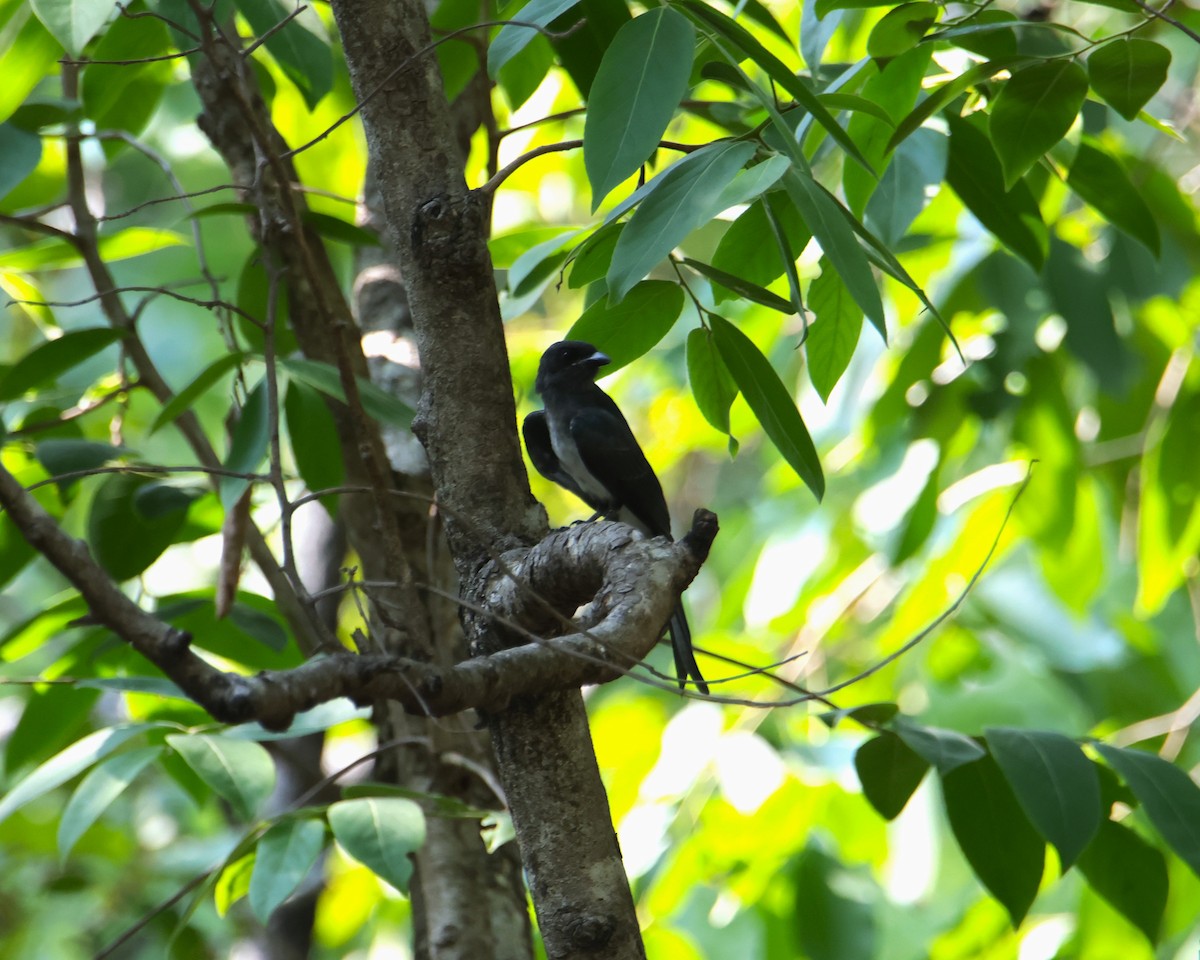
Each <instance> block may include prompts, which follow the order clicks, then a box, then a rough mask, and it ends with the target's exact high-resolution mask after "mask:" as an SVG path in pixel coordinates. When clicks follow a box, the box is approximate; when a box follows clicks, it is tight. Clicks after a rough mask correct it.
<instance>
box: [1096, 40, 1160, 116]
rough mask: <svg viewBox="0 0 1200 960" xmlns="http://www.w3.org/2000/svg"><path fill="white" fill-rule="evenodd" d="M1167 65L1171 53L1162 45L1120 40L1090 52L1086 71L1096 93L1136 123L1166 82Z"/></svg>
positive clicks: (1145, 41)
mask: <svg viewBox="0 0 1200 960" xmlns="http://www.w3.org/2000/svg"><path fill="white" fill-rule="evenodd" d="M1170 65H1171V51H1170V50H1168V49H1167V48H1166V47H1164V46H1163V45H1162V44H1159V43H1155V42H1154V41H1153V40H1143V39H1142V38H1141V37H1124V38H1122V39H1118V40H1112V41H1110V42H1108V43H1106V44H1104V46H1102V47H1099V48H1097V49H1096V50H1093V51H1092V53H1091V55H1090V56H1089V57H1088V60H1087V71H1088V79H1089V80H1091V83H1092V89H1093V90H1095V91H1096V94H1097V95H1098V96H1100V97H1102V98H1103V99H1104V101H1105V102H1106V103H1107V104H1108V105H1109V106H1111V107H1112V108H1113V109H1114V110H1116V111H1117V113H1119V114H1120V115H1121V116H1123V117H1124V118H1125V119H1126V120H1136V119H1137V115H1138V114H1139V113H1140V112H1141V109H1142V107H1144V106H1145V105H1146V104H1147V103H1149V102H1150V98H1151V97H1153V96H1154V95H1155V94H1156V93H1158V90H1159V88H1160V87H1161V86H1162V85H1163V83H1164V82H1165V81H1166V79H1167V68H1168V67H1169V66H1170Z"/></svg>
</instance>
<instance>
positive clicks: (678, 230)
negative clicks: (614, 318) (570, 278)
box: [607, 143, 755, 302]
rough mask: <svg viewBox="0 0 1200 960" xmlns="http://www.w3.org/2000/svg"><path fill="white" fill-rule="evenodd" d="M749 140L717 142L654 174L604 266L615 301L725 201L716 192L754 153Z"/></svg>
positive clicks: (611, 294) (719, 208)
mask: <svg viewBox="0 0 1200 960" xmlns="http://www.w3.org/2000/svg"><path fill="white" fill-rule="evenodd" d="M754 151H755V146H754V144H752V143H720V144H716V145H714V146H713V147H711V148H710V149H709V150H708V151H707V152H706V155H705V158H704V160H703V161H699V162H694V163H689V164H688V165H687V166H686V167H682V166H681V167H679V169H680V170H681V172H680V173H679V174H678V175H672V174H673V170H674V169H675V168H673V169H672V171H668V172H667V173H666V174H663V175H662V176H660V177H655V178H654V179H653V180H651V181H650V183H649V184H647V186H649V187H650V188H651V189H650V190H649V192H648V193H647V194H646V196H645V199H643V200H642V202H641V204H640V206H638V208H637V209H636V210H635V211H634V213H633V216H632V217H630V218H629V222H628V223H627V224H626V225H625V229H624V230H623V231H622V232H621V236H620V238H619V239H618V240H617V245H616V248H615V249H614V250H613V256H612V263H611V264H610V265H609V268H608V275H607V282H608V292H609V297H610V299H611V300H612V301H614V302H619V301H620V300H621V298H622V297H624V296H625V294H626V293H627V292H628V291H629V290H630V289H631V288H632V287H633V285H634V284H635V283H637V282H638V281H639V280H641V279H642V278H643V277H645V276H646V274H648V273H649V272H650V271H651V270H652V269H653V268H654V267H656V266H657V265H658V264H659V263H660V262H661V261H662V260H663V258H665V257H666V256H667V254H669V253H670V252H671V251H672V250H674V249H675V247H677V246H678V245H679V244H680V243H682V242H683V240H684V239H685V238H686V237H687V235H688V234H690V233H691V232H692V231H693V230H695V229H697V228H699V227H701V226H703V225H704V224H706V223H708V221H709V220H711V219H712V218H713V217H715V216H716V215H717V214H718V213H720V212H721V210H723V209H725V207H726V206H727V205H728V204H726V203H725V198H724V197H723V196H722V192H723V191H724V189H725V188H726V187H727V186H728V185H729V183H730V181H732V180H733V178H734V175H735V174H736V173H737V172H738V170H740V169H741V168H742V166H743V165H744V164H745V163H746V161H747V160H749V159H750V157H751V156H753V155H754Z"/></svg>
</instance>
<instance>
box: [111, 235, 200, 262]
mask: <svg viewBox="0 0 1200 960" xmlns="http://www.w3.org/2000/svg"><path fill="white" fill-rule="evenodd" d="M188 243H190V240H188V239H185V238H184V237H183V235H182V234H179V233H176V232H175V231H174V230H160V229H157V228H154V227H128V228H126V229H124V230H122V231H121V232H120V233H114V234H109V235H107V236H102V237H100V240H99V241H98V244H97V245H98V246H99V248H100V255H101V256H102V257H103V258H104V259H105V260H108V261H109V262H112V261H116V260H129V259H131V258H133V257H140V256H144V255H145V254H147V253H157V252H158V251H160V250H165V249H167V247H179V246H185V245H187V244H188Z"/></svg>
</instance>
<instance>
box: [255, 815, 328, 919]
mask: <svg viewBox="0 0 1200 960" xmlns="http://www.w3.org/2000/svg"><path fill="white" fill-rule="evenodd" d="M324 848H325V824H324V822H322V821H320V820H307V819H302V820H283V821H281V822H280V823H277V824H275V825H274V826H273V827H271V829H270V830H268V831H267V832H266V833H264V834H263V836H262V839H261V840H259V841H258V847H257V853H256V855H255V859H254V873H253V874H251V876H250V909H251V910H253V911H254V915H255V916H256V917H258V920H259V922H260V923H264V924H265V923H266V922H267V920H268V919H270V916H271V914H272V913H274V912H275V908H276V907H278V906H279V905H280V904H281V903H283V901H284V900H286V899H287V898H288V897H290V896H291V895H292V893H293V891H295V889H296V888H297V887H298V886H300V884H301V883H302V882H303V880H304V878H305V877H307V876H308V873H309V871H310V870H311V869H312V868H313V865H314V864H315V863H316V862H317V858H318V857H320V856H321V851H322V850H323V849H324Z"/></svg>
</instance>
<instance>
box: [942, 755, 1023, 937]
mask: <svg viewBox="0 0 1200 960" xmlns="http://www.w3.org/2000/svg"><path fill="white" fill-rule="evenodd" d="M942 796H943V798H944V800H945V803H946V815H947V817H948V818H949V820H950V827H951V829H952V830H953V831H954V838H955V839H956V840H957V841H958V845H959V847H960V848H961V850H962V852H963V855H964V856H966V858H967V862H968V863H969V864H970V865H971V869H972V870H974V871H975V875H976V876H977V877H979V879H980V881H981V882H982V883H983V885H984V886H985V887H987V889H988V892H990V893H991V894H992V896H994V897H995V898H996V899H997V900H999V901H1000V903H1001V904H1002V905H1003V906H1004V909H1005V910H1007V911H1008V915H1009V916H1010V917H1011V918H1012V925H1013V927H1017V926H1019V925H1020V923H1021V921H1022V920H1023V919H1024V918H1025V914H1026V913H1027V912H1028V911H1029V907H1030V906H1031V905H1032V904H1033V900H1034V898H1035V897H1036V896H1037V891H1038V886H1039V884H1040V883H1041V880H1042V869H1043V864H1044V858H1045V848H1046V845H1045V842H1044V841H1043V840H1042V838H1041V837H1040V836H1038V833H1037V831H1036V830H1034V828H1033V825H1032V824H1031V823H1030V822H1029V820H1028V819H1027V818H1026V816H1025V814H1024V813H1023V812H1022V810H1021V806H1020V804H1018V803H1017V798H1016V797H1015V796H1014V795H1013V792H1012V789H1011V788H1010V787H1009V785H1008V783H1007V782H1006V781H1005V779H1004V776H1003V774H1001V772H1000V768H999V767H998V766H996V763H995V761H994V760H992V758H991V757H987V756H985V757H983V758H982V759H979V760H976V761H974V762H972V763H967V764H964V765H963V766H960V767H958V768H957V769H956V770H954V771H953V772H951V773H945V772H943V773H942Z"/></svg>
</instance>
